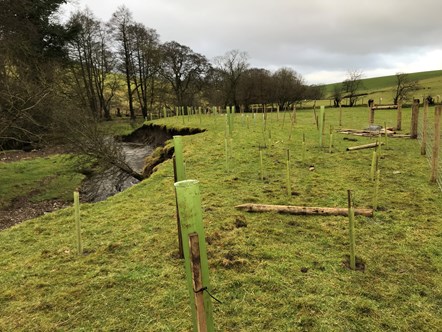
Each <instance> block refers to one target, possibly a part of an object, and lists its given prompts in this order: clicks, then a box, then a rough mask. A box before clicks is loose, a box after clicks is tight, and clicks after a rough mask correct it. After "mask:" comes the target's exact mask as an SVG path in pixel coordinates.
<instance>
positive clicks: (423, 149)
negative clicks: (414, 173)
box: [421, 101, 428, 156]
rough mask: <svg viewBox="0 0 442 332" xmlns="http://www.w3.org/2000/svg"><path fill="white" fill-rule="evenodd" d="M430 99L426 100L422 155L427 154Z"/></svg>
mask: <svg viewBox="0 0 442 332" xmlns="http://www.w3.org/2000/svg"><path fill="white" fill-rule="evenodd" d="M427 127H428V101H425V102H424V119H423V121H422V142H421V155H422V156H425V155H426V154H427Z"/></svg>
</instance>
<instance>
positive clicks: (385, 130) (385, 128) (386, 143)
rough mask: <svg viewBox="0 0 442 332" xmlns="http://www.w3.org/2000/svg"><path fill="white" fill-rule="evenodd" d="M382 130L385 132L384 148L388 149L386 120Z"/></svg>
mask: <svg viewBox="0 0 442 332" xmlns="http://www.w3.org/2000/svg"><path fill="white" fill-rule="evenodd" d="M384 132H385V142H384V143H385V148H386V149H388V135H387V122H385V121H384Z"/></svg>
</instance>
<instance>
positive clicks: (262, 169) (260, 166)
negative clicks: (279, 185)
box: [259, 149, 264, 181]
mask: <svg viewBox="0 0 442 332" xmlns="http://www.w3.org/2000/svg"><path fill="white" fill-rule="evenodd" d="M259 169H260V175H261V181H264V165H263V161H262V149H260V150H259Z"/></svg>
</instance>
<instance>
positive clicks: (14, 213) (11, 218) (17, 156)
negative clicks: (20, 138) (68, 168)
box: [0, 146, 70, 230]
mask: <svg viewBox="0 0 442 332" xmlns="http://www.w3.org/2000/svg"><path fill="white" fill-rule="evenodd" d="M67 152H69V151H68V149H67V147H66V146H52V147H45V148H43V149H39V150H31V151H22V150H13V151H1V152H0V162H6V163H7V162H14V161H19V160H28V159H34V158H40V157H46V156H50V155H53V154H61V153H67ZM31 197H32V193H31V195H28V196H24V197H17V198H15V199H14V201H13V202H12V204H11V205H9V206H8V207H7V208H4V209H0V230H3V229H6V228H9V227H11V226H14V225H16V224H19V223H21V222H22V221H24V220H28V219H32V218H35V217H38V216H41V215H43V214H45V213H48V212H51V211H55V210H58V209H62V208H64V207H67V206H68V205H69V204H70V203H68V202H64V201H62V200H50V201H43V202H38V203H33V202H30V201H29V199H30V198H31Z"/></svg>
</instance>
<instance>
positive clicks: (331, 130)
mask: <svg viewBox="0 0 442 332" xmlns="http://www.w3.org/2000/svg"><path fill="white" fill-rule="evenodd" d="M332 149H333V126H332V125H330V133H329V147H328V152H329V153H332V152H333V151H332Z"/></svg>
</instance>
